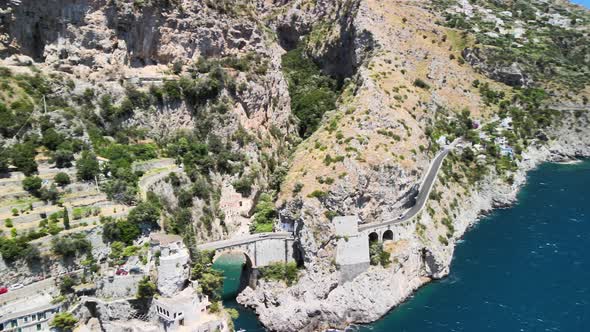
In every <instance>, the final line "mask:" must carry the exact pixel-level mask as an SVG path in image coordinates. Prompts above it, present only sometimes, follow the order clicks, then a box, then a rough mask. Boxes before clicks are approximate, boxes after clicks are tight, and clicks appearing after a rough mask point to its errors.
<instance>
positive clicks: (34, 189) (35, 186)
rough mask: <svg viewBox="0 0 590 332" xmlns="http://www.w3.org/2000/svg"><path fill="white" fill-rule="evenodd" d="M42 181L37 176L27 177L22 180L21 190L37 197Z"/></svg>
mask: <svg viewBox="0 0 590 332" xmlns="http://www.w3.org/2000/svg"><path fill="white" fill-rule="evenodd" d="M42 185H43V180H41V178H40V177H38V176H27V177H26V178H24V179H23V189H25V190H26V191H28V192H29V193H30V194H31V195H33V196H38V195H39V191H40V190H41V186H42Z"/></svg>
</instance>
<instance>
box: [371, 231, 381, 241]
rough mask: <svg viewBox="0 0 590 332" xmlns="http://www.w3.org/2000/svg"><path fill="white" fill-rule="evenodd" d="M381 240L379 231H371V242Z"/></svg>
mask: <svg viewBox="0 0 590 332" xmlns="http://www.w3.org/2000/svg"><path fill="white" fill-rule="evenodd" d="M378 241H379V234H377V232H371V233H369V243H374V242H378Z"/></svg>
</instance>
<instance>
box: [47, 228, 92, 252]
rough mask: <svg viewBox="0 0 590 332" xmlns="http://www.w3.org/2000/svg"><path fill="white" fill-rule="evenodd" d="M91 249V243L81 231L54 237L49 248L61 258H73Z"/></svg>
mask: <svg viewBox="0 0 590 332" xmlns="http://www.w3.org/2000/svg"><path fill="white" fill-rule="evenodd" d="M91 249H92V244H91V243H90V242H89V241H88V240H86V237H85V236H84V234H81V233H77V234H72V235H67V236H62V237H56V238H53V239H52V240H51V250H52V251H53V253H54V254H56V255H60V256H62V257H63V258H73V257H76V256H77V255H79V254H82V253H87V252H89V251H90V250H91Z"/></svg>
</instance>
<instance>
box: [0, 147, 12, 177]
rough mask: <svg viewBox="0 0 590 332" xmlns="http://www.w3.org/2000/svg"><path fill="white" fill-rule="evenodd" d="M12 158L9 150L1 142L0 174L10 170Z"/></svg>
mask: <svg viewBox="0 0 590 332" xmlns="http://www.w3.org/2000/svg"><path fill="white" fill-rule="evenodd" d="M9 164H10V160H9V158H8V152H7V150H6V149H5V148H4V146H3V145H2V144H0V174H2V173H7V172H8V166H9Z"/></svg>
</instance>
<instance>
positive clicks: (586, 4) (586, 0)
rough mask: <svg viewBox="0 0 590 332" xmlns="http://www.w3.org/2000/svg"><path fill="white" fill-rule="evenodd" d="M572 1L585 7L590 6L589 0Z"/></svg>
mask: <svg viewBox="0 0 590 332" xmlns="http://www.w3.org/2000/svg"><path fill="white" fill-rule="evenodd" d="M572 2H574V3H578V4H581V5H584V6H586V7H587V8H590V0H572Z"/></svg>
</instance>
